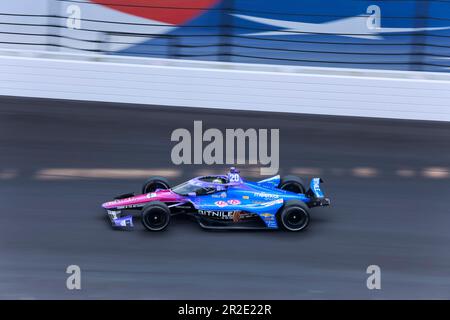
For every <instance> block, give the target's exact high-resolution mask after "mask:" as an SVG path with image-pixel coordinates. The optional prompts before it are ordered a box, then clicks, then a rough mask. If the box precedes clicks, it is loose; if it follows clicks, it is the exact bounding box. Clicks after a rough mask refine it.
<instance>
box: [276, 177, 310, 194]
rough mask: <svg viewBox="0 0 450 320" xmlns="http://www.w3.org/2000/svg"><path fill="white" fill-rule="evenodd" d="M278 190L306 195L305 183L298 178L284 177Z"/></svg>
mask: <svg viewBox="0 0 450 320" xmlns="http://www.w3.org/2000/svg"><path fill="white" fill-rule="evenodd" d="M278 189H282V190H286V191H290V192H294V193H306V187H305V182H304V181H303V180H302V179H301V178H299V177H297V176H285V177H282V178H281V181H280V184H279V185H278Z"/></svg>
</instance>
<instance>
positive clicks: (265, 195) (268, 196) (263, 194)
mask: <svg viewBox="0 0 450 320" xmlns="http://www.w3.org/2000/svg"><path fill="white" fill-rule="evenodd" d="M253 195H254V196H255V197H258V198H265V199H278V198H279V196H278V195H276V194H271V193H267V192H255V193H253Z"/></svg>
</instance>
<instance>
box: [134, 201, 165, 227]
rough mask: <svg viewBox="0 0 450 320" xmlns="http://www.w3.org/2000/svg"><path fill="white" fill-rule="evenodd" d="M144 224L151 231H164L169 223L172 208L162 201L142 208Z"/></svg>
mask: <svg viewBox="0 0 450 320" xmlns="http://www.w3.org/2000/svg"><path fill="white" fill-rule="evenodd" d="M141 219H142V224H143V225H144V227H145V228H146V229H147V230H149V231H162V230H164V229H165V228H167V226H168V225H169V222H170V209H169V207H168V206H167V205H166V204H165V203H164V202H160V201H154V202H151V203H150V204H148V205H146V206H145V207H144V209H142V214H141Z"/></svg>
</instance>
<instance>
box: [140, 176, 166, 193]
mask: <svg viewBox="0 0 450 320" xmlns="http://www.w3.org/2000/svg"><path fill="white" fill-rule="evenodd" d="M157 189H163V190H164V189H170V186H169V181H167V179H166V178H163V177H151V178H150V179H148V180H147V181H145V183H144V185H143V186H142V193H143V194H144V193H149V192H154V191H156V190H157Z"/></svg>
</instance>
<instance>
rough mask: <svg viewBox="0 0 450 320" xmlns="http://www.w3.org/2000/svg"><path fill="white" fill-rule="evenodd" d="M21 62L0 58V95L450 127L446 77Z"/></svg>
mask: <svg viewBox="0 0 450 320" xmlns="http://www.w3.org/2000/svg"><path fill="white" fill-rule="evenodd" d="M3 54H6V53H5V52H3ZM23 55H29V56H17V53H15V54H12V53H10V54H9V55H1V56H0V95H12V96H24V97H40V98H57V99H75V100H91V101H106V102H123V103H138V104H157V105H170V106H185V107H204V108H222V109H239V110H255V111H277V112H293V113H310V114H327V115H341V116H361V117H382V118H398V119H419V120H437V121H450V75H447V74H434V73H409V72H391V71H387V72H383V71H370V70H348V69H324V68H304V67H282V66H280V67H277V66H264V65H245V64H242V65H239V64H226V63H214V62H193V61H192V62H190V61H173V60H172V61H170V60H164V59H141V58H126V57H125V58H124V57H100V56H99V57H92V56H90V57H89V58H88V59H86V58H84V57H83V56H75V55H67V54H66V55H61V54H56V53H42V54H37V53H34V54H31V53H24V54H23Z"/></svg>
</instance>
